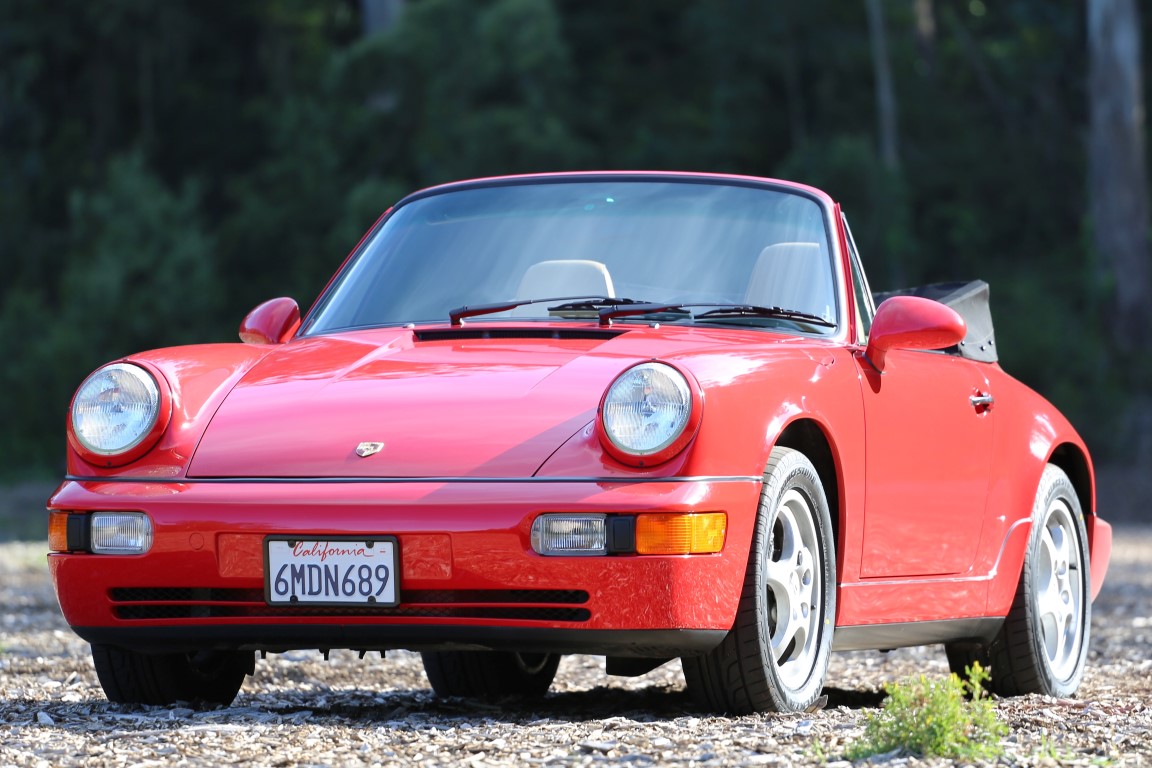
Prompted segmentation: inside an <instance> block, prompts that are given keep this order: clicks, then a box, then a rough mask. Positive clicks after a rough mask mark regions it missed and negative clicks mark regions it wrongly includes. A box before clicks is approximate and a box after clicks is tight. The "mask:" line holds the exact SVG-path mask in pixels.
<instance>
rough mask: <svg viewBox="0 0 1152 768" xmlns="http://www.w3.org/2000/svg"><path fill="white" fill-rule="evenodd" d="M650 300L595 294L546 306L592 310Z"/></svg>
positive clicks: (584, 310) (560, 309)
mask: <svg viewBox="0 0 1152 768" xmlns="http://www.w3.org/2000/svg"><path fill="white" fill-rule="evenodd" d="M651 303H652V302H650V301H646V300H644V299H626V298H605V297H603V296H596V297H594V298H587V299H579V300H577V301H570V302H568V303H566V304H557V305H556V306H555V307H548V311H549V312H593V311H595V310H598V309H603V308H604V307H621V306H626V305H631V304H651Z"/></svg>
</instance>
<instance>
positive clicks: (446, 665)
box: [420, 651, 560, 699]
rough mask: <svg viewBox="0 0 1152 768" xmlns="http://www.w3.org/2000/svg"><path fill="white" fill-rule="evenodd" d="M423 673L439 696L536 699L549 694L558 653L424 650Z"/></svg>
mask: <svg viewBox="0 0 1152 768" xmlns="http://www.w3.org/2000/svg"><path fill="white" fill-rule="evenodd" d="M420 657H421V658H422V659H423V661H424V674H426V675H427V676H428V682H430V683H431V684H432V690H434V691H436V693H437V694H438V695H440V696H465V697H469V698H482V699H500V698H504V697H506V696H520V697H526V698H538V697H540V696H543V695H544V694H545V693H547V692H548V688H549V687H550V686H551V685H552V680H553V678H555V677H556V669H557V667H559V666H560V654H556V653H512V652H509V651H425V652H423V653H421V654H420Z"/></svg>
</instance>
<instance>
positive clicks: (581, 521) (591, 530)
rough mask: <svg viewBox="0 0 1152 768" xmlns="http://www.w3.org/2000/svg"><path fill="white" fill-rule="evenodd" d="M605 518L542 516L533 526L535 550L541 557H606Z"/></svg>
mask: <svg viewBox="0 0 1152 768" xmlns="http://www.w3.org/2000/svg"><path fill="white" fill-rule="evenodd" d="M607 531H608V525H607V523H606V516H605V515H540V517H538V518H536V520H535V521H533V523H532V549H533V551H535V552H536V554H539V555H549V556H555V555H566V556H568V557H572V556H582V555H589V556H590V555H605V554H607V553H608V533H607Z"/></svg>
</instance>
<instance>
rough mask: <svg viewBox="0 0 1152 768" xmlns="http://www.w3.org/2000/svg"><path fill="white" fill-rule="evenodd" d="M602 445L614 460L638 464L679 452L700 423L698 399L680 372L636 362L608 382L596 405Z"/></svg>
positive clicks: (659, 364)
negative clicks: (600, 426)
mask: <svg viewBox="0 0 1152 768" xmlns="http://www.w3.org/2000/svg"><path fill="white" fill-rule="evenodd" d="M600 422H601V425H602V428H603V429H602V435H603V439H602V441H601V442H602V443H603V445H604V447H605V448H606V449H607V450H608V452H609V453H611V454H612V455H613V456H615V457H616V458H617V459H620V460H621V461H624V462H626V463H629V464H634V465H638V466H644V465H645V464H655V463H658V462H661V461H666V460H668V459H670V458H672V456H675V455H676V454H677V453H679V452H680V451H681V450H682V449H683V448H684V446H685V445H687V444H688V441H689V440H691V439H692V437H693V435H694V434H695V431H696V427H697V426H698V425H699V423H700V397H699V395H698V394H697V392H696V390H695V388H694V387H693V385H692V382H690V381H689V380H688V378H687V377H686V376H684V374H682V373H680V371H678V370H676V369H675V368H673V367H672V366H670V365H666V364H664V363H642V364H640V365H637V366H634V367H632V368H629V369H628V370H627V371H625V372H624V373H622V374H620V376H619V377H618V378H617V379H616V381H614V382H612V385H611V386H610V387H608V391H607V392H606V393H605V394H604V400H603V401H602V403H601V405H600Z"/></svg>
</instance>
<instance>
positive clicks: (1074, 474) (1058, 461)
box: [1048, 443, 1096, 516]
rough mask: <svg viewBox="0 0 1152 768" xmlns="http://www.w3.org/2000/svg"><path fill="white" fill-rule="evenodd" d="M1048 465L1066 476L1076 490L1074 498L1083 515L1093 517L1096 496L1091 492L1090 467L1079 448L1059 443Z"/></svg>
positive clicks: (1085, 456) (1070, 444)
mask: <svg viewBox="0 0 1152 768" xmlns="http://www.w3.org/2000/svg"><path fill="white" fill-rule="evenodd" d="M1048 463H1049V464H1055V465H1056V466H1058V467H1060V469H1062V470H1064V474H1066V475H1068V479H1069V480H1071V481H1072V487H1073V488H1075V489H1076V497H1077V498H1078V499H1079V500H1080V508H1081V509H1082V510H1084V514H1085V515H1086V516H1093V515H1095V514H1096V496H1095V493H1094V491H1093V487H1094V485H1093V480H1092V466H1091V464H1090V463H1089V462H1088V456H1087V455H1086V454H1085V453H1084V452H1083V451H1082V450H1081V449H1080V447H1079V446H1077V445H1074V444H1072V443H1061V444H1060V445H1057V446H1056V447H1055V448H1053V449H1052V454H1051V455H1050V456H1049V458H1048Z"/></svg>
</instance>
